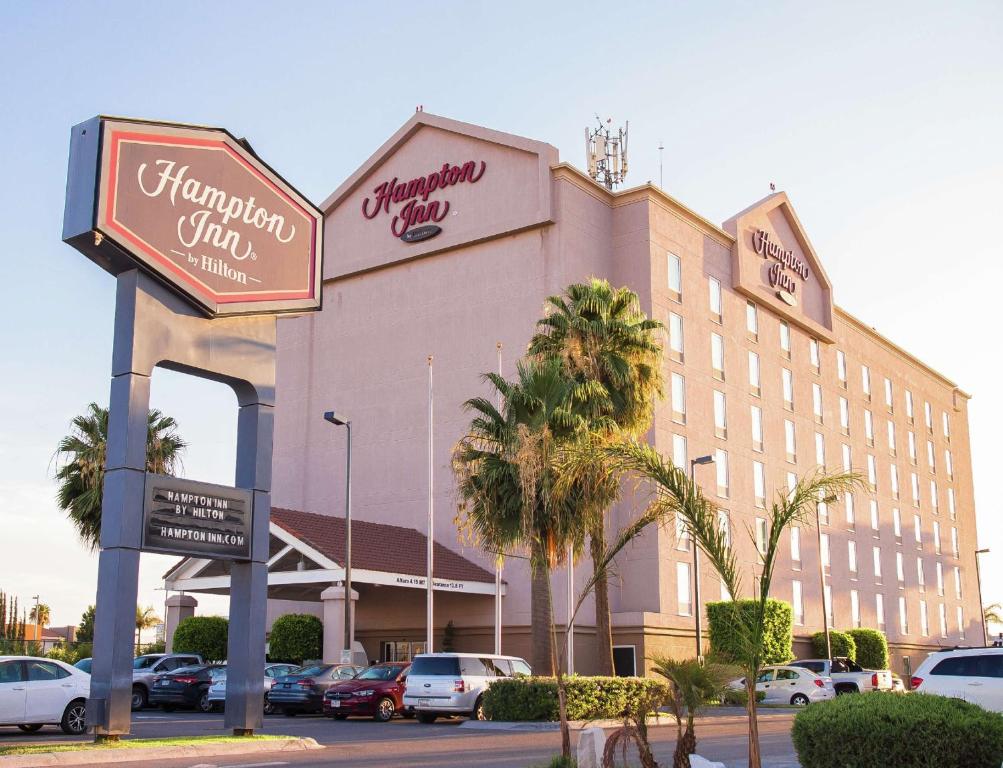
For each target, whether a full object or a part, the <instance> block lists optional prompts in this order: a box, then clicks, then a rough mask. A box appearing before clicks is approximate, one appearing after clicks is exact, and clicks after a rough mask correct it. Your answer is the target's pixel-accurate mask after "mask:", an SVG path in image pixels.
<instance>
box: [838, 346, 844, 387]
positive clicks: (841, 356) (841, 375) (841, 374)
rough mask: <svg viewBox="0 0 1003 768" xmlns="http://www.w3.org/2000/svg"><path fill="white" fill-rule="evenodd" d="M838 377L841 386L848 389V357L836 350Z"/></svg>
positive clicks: (841, 351)
mask: <svg viewBox="0 0 1003 768" xmlns="http://www.w3.org/2000/svg"><path fill="white" fill-rule="evenodd" d="M836 375H837V376H838V377H839V386H841V387H842V388H843V389H846V355H845V354H843V350H841V349H837V350H836Z"/></svg>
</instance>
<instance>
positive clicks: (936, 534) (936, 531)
mask: <svg viewBox="0 0 1003 768" xmlns="http://www.w3.org/2000/svg"><path fill="white" fill-rule="evenodd" d="M933 551H934V552H935V553H936V554H938V555H939V554H940V523H939V522H937V521H936V520H934V521H933Z"/></svg>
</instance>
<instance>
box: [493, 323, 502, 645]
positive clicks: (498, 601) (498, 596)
mask: <svg viewBox="0 0 1003 768" xmlns="http://www.w3.org/2000/svg"><path fill="white" fill-rule="evenodd" d="M495 348H496V349H497V350H498V375H499V376H501V375H502V343H501V342H500V341H499V342H498V343H497V344H495ZM501 409H502V396H501V391H500V390H499V392H498V410H499V411H501ZM502 563H503V560H502V555H501V554H500V553H499V554H497V555H495V655H496V656H500V655H501V652H502V650H501V646H502V637H501V636H502Z"/></svg>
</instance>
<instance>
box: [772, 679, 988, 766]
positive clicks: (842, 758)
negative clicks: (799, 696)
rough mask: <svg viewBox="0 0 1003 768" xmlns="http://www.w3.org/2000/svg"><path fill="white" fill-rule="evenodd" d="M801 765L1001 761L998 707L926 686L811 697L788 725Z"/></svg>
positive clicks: (951, 763)
mask: <svg viewBox="0 0 1003 768" xmlns="http://www.w3.org/2000/svg"><path fill="white" fill-rule="evenodd" d="M791 738H792V739H793V741H794V748H795V749H796V750H797V753H798V760H799V761H800V762H801V765H802V766H803V767H804V768H846V766H853V767H854V768H932V766H936V767H937V768H983V767H984V768H990V766H991V768H998V766H999V765H1000V763H1001V762H1003V715H999V714H997V713H995V712H988V711H986V710H984V709H982V708H981V707H977V706H975V705H974V704H968V703H967V702H964V701H959V700H957V699H949V698H945V697H942V696H933V695H927V694H921V693H917V694H909V695H906V696H896V695H894V694H890V693H868V694H864V695H860V696H839V697H838V698H836V699H834V700H832V701H827V702H821V703H818V704H813V705H811V706H810V707H807V708H805V709H804V710H802V711H801V712H799V713H798V714H797V716H796V717H795V718H794V727H793V728H792V730H791Z"/></svg>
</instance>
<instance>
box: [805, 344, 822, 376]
mask: <svg viewBox="0 0 1003 768" xmlns="http://www.w3.org/2000/svg"><path fill="white" fill-rule="evenodd" d="M808 361H809V362H810V363H811V367H812V368H813V369H814V370H815V373H818V372H819V370H820V368H821V367H822V360H821V358H820V356H819V351H818V339H808Z"/></svg>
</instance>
